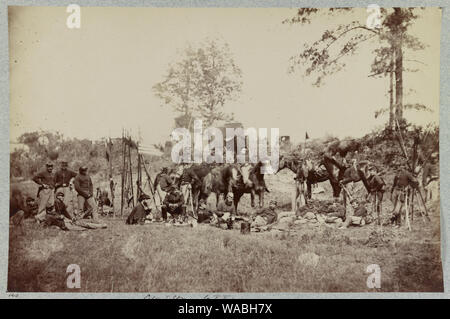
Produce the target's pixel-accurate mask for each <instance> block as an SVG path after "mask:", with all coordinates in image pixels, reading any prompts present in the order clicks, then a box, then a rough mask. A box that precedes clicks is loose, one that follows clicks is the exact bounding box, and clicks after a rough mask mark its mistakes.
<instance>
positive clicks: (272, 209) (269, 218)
mask: <svg viewBox="0 0 450 319" xmlns="http://www.w3.org/2000/svg"><path fill="white" fill-rule="evenodd" d="M276 208H277V201H276V200H271V201H270V202H269V207H265V208H262V209H260V210H259V211H258V212H257V213H256V216H255V217H254V220H253V222H252V224H251V227H262V226H266V225H269V224H272V223H274V222H276V221H277V218H278V214H277V211H276Z"/></svg>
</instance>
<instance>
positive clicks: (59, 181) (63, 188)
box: [55, 161, 77, 214]
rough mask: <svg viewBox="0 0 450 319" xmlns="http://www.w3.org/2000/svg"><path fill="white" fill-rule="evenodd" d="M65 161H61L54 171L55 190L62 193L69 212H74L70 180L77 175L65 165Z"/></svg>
mask: <svg viewBox="0 0 450 319" xmlns="http://www.w3.org/2000/svg"><path fill="white" fill-rule="evenodd" d="M67 166H68V165H67V161H61V169H60V170H59V171H57V172H56V173H55V191H56V192H58V191H60V192H62V193H63V194H64V204H65V205H66V207H67V209H68V210H69V211H70V213H71V214H74V213H75V207H74V205H73V202H74V201H73V193H72V190H71V188H70V182H71V180H72V179H74V178H75V177H76V176H77V173H76V172H74V171H72V170H71V169H69V168H68V167H67Z"/></svg>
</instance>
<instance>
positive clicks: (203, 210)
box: [197, 199, 213, 223]
mask: <svg viewBox="0 0 450 319" xmlns="http://www.w3.org/2000/svg"><path fill="white" fill-rule="evenodd" d="M197 216H198V218H197V222H198V223H209V222H210V221H211V218H212V217H213V215H212V213H211V211H210V210H209V209H208V207H207V205H206V200H204V199H200V201H199V203H198V212H197Z"/></svg>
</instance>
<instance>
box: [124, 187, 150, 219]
mask: <svg viewBox="0 0 450 319" xmlns="http://www.w3.org/2000/svg"><path fill="white" fill-rule="evenodd" d="M148 199H150V196H148V195H146V194H141V196H139V199H138V204H137V205H136V206H135V207H134V208H133V210H132V211H131V213H130V215H129V216H128V218H127V221H126V224H128V225H136V224H141V225H142V224H144V222H145V218H146V217H147V215H148V214H149V213H150V208H149V207H148V205H147V203H146V200H148Z"/></svg>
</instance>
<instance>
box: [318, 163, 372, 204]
mask: <svg viewBox="0 0 450 319" xmlns="http://www.w3.org/2000/svg"><path fill="white" fill-rule="evenodd" d="M322 164H323V165H324V166H325V168H326V170H327V172H328V179H329V180H330V183H331V187H332V188H333V197H334V198H338V197H339V195H340V193H341V189H342V186H344V185H346V184H348V183H350V182H354V183H356V182H359V181H362V182H363V184H364V187H365V188H366V190H367V193H368V194H370V192H371V189H370V186H369V185H368V183H367V179H366V176H365V173H364V171H362V170H361V169H360V168H358V167H356V165H352V166H346V165H343V164H341V163H339V162H338V161H336V160H335V159H334V158H332V157H330V156H328V155H325V156H324V158H323V162H322ZM335 168H337V170H338V174H337V176H336V172H335Z"/></svg>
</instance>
